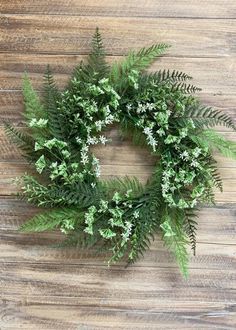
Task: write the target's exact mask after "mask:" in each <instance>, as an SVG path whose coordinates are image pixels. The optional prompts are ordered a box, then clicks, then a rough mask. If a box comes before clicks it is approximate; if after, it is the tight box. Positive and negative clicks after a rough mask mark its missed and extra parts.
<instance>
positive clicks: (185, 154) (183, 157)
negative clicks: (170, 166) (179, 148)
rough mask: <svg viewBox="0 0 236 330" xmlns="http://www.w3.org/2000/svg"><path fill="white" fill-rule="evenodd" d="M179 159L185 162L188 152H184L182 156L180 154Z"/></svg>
mask: <svg viewBox="0 0 236 330" xmlns="http://www.w3.org/2000/svg"><path fill="white" fill-rule="evenodd" d="M180 158H181V159H184V160H187V159H188V158H189V153H188V151H186V150H185V151H184V152H183V153H182V154H180Z"/></svg>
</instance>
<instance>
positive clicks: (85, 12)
mask: <svg viewBox="0 0 236 330" xmlns="http://www.w3.org/2000/svg"><path fill="white" fill-rule="evenodd" d="M0 12H1V13H2V14H41V15H58V14H60V15H66V16H69V15H71V16H74V15H78V16H114V17H126V16H128V17H157V18H160V17H183V18H185V17H189V18H203V17H204V18H235V17H236V6H235V2H234V0H227V4H226V3H225V2H223V1H221V0H214V1H212V0H208V1H207V3H205V2H204V3H203V4H202V3H200V4H199V2H197V1H195V0H191V1H186V0H176V1H174V2H171V3H170V2H169V1H165V2H163V1H161V0H149V1H144V2H142V1H140V0H129V2H127V1H125V0H121V1H119V2H117V1H116V0H100V1H99V2H95V1H93V0H87V1H83V0H70V1H63V0H57V1H56V0H51V1H50V2H49V1H48V0H42V1H40V2H39V1H37V0H21V1H19V0H12V1H10V2H9V1H8V0H2V1H1V3H0Z"/></svg>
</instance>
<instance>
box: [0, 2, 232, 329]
mask: <svg viewBox="0 0 236 330" xmlns="http://www.w3.org/2000/svg"><path fill="white" fill-rule="evenodd" d="M0 13H1V14H0V117H1V119H7V120H10V121H11V122H12V123H14V124H15V125H17V126H22V117H21V112H22V96H21V78H22V74H23V72H24V71H25V70H27V71H28V72H29V75H30V77H31V78H32V81H33V84H34V86H35V87H36V88H37V89H38V90H40V89H41V82H42V74H43V72H44V70H45V66H46V64H47V63H49V64H50V65H51V67H52V69H53V71H54V72H55V75H56V80H57V82H58V84H59V85H60V86H63V85H64V83H65V82H66V80H67V77H68V74H69V73H70V72H71V70H72V68H73V67H74V66H75V65H76V64H77V63H78V62H79V60H80V59H81V58H83V57H84V55H86V54H87V53H88V52H89V42H90V37H91V35H92V34H93V31H94V29H95V27H96V26H98V27H99V28H100V30H101V32H102V34H103V36H104V42H105V46H106V49H107V53H108V55H109V60H110V61H112V60H114V59H119V58H120V56H122V55H123V54H125V53H127V51H128V50H129V49H131V48H133V49H138V48H139V47H143V46H147V45H150V44H152V43H156V42H167V43H170V44H172V48H171V49H170V50H169V52H168V54H167V55H165V56H164V57H163V58H161V60H160V61H157V62H156V63H155V64H154V65H153V67H152V69H154V70H155V69H159V68H170V69H179V70H183V71H186V72H187V73H189V74H190V75H193V76H194V77H195V80H194V83H196V84H197V85H199V86H200V87H202V88H203V91H202V92H201V93H200V94H199V95H200V97H201V99H202V100H203V102H205V103H207V104H209V105H212V106H215V107H216V108H219V109H223V110H225V111H226V112H228V113H229V114H231V115H232V116H234V117H235V118H236V112H235V105H236V78H235V77H236V62H235V55H236V22H235V19H236V2H235V0H225V1H222V0H205V1H201V0H198V1H197V0H189V1H187V0H175V1H174V0H173V1H171V0H169V1H161V0H126V1H124V0H119V1H117V0H96V1H95V0H87V1H85V0H57V1H56V0H40V1H38V0H11V1H10V0H1V2H0ZM219 130H220V131H222V132H223V134H225V135H226V136H227V137H229V138H231V139H234V140H236V135H235V134H234V133H232V132H230V131H227V130H225V129H223V128H219ZM111 135H112V136H113V137H114V142H113V145H111V146H109V147H107V148H106V149H101V148H100V149H98V150H97V154H98V155H99V156H100V158H101V162H102V164H103V168H102V170H103V174H104V175H105V176H106V175H110V174H114V173H115V174H117V175H125V174H129V175H137V176H138V177H139V178H140V179H142V180H145V179H146V178H147V177H148V175H149V174H150V172H151V171H152V159H151V158H150V157H148V155H147V153H146V152H145V151H144V150H141V149H139V148H135V147H133V146H131V145H130V144H129V142H128V141H123V142H122V141H120V140H119V139H118V138H117V136H116V133H115V132H114V131H112V132H111ZM0 152H1V155H0V265H1V267H0V292H1V295H0V329H12V330H15V329H37V330H41V329H110V328H113V329H171V330H173V329H181V330H183V329H201V330H202V329H235V328H236V217H235V215H236V204H235V203H236V185H235V183H236V161H232V160H229V159H223V158H222V157H220V156H219V155H216V157H217V159H218V160H219V167H220V172H221V174H222V177H223V178H224V187H225V190H224V193H223V194H220V193H217V201H218V203H217V205H216V206H215V207H205V208H203V209H202V210H201V212H200V217H199V230H198V246H197V256H196V257H195V258H192V261H191V265H190V278H189V279H188V280H187V281H185V280H183V279H182V277H181V275H180V274H179V271H178V269H177V267H176V264H175V262H174V261H173V258H172V256H170V254H169V253H168V252H167V251H166V249H165V248H163V245H162V242H161V241H160V238H159V237H157V239H156V241H155V242H154V243H153V245H152V246H151V249H150V251H148V252H147V253H146V254H145V257H144V259H142V260H140V261H139V262H138V263H136V264H135V265H133V266H130V267H129V268H127V269H126V268H124V267H123V265H117V266H113V267H111V268H110V269H108V268H107V267H106V265H105V264H104V263H103V261H102V260H101V259H98V258H95V257H94V256H93V254H91V253H87V254H86V255H85V254H81V253H80V252H78V251H75V250H72V249H70V250H57V249H52V248H50V247H48V245H49V244H51V243H53V242H56V241H58V240H60V235H59V234H58V233H44V234H37V235H26V234H25V235H24V234H20V233H18V232H17V228H18V226H19V225H20V224H21V223H23V221H24V220H25V219H27V218H28V217H30V216H31V215H33V214H34V213H35V212H36V211H37V210H36V209H34V208H32V207H30V206H29V205H26V204H24V203H22V202H20V201H17V200H16V198H15V197H14V196H12V193H14V192H15V187H14V186H13V185H12V184H11V179H12V178H13V177H16V176H18V175H20V174H22V173H24V172H25V171H26V170H27V168H28V167H27V165H26V164H25V162H24V160H23V159H22V158H21V157H20V155H19V152H18V150H17V149H16V148H15V146H13V145H11V144H10V143H9V141H8V140H7V139H6V136H5V134H4V131H3V127H2V123H1V122H0ZM134 163H135V165H134Z"/></svg>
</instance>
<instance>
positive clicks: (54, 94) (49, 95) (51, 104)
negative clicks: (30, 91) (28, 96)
mask: <svg viewBox="0 0 236 330" xmlns="http://www.w3.org/2000/svg"><path fill="white" fill-rule="evenodd" d="M59 100H60V93H59V90H58V88H57V86H56V84H55V81H54V78H53V75H52V72H51V70H50V67H49V65H48V66H47V69H46V72H45V74H44V104H45V109H46V111H47V118H48V127H49V132H50V134H51V135H52V136H53V137H56V138H58V139H60V140H63V137H64V134H63V132H64V124H65V123H64V122H63V120H62V114H61V113H60V111H59V110H58V101H59Z"/></svg>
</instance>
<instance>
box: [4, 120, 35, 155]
mask: <svg viewBox="0 0 236 330" xmlns="http://www.w3.org/2000/svg"><path fill="white" fill-rule="evenodd" d="M4 128H5V132H6V134H7V136H8V137H9V138H10V139H11V140H12V142H14V143H15V144H16V145H17V146H18V148H19V149H21V150H22V153H23V156H24V157H25V158H26V159H28V161H32V160H35V159H37V156H36V153H35V151H34V144H35V140H34V139H33V138H32V137H31V136H30V135H29V134H27V133H25V132H24V131H23V129H21V130H19V129H17V128H15V127H14V126H12V125H11V124H10V123H7V122H5V123H4Z"/></svg>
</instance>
